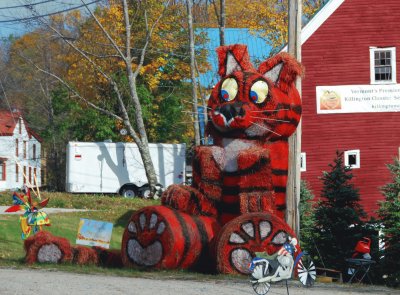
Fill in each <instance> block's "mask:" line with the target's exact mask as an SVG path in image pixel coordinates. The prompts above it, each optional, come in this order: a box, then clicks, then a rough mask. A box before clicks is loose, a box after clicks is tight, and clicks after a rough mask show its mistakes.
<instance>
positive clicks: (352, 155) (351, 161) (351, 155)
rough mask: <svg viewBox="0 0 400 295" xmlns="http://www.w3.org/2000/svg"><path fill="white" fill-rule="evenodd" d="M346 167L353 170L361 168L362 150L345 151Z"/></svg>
mask: <svg viewBox="0 0 400 295" xmlns="http://www.w3.org/2000/svg"><path fill="white" fill-rule="evenodd" d="M344 165H345V166H348V167H350V168H352V169H354V168H360V150H351V151H345V152H344Z"/></svg>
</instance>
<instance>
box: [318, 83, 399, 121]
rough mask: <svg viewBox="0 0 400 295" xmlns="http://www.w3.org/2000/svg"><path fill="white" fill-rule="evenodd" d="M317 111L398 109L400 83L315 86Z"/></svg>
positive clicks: (395, 110) (388, 110)
mask: <svg viewBox="0 0 400 295" xmlns="http://www.w3.org/2000/svg"><path fill="white" fill-rule="evenodd" d="M316 98H317V113H318V114H337V113H377V112H399V111H400V84H388V85H342V86H317V87H316Z"/></svg>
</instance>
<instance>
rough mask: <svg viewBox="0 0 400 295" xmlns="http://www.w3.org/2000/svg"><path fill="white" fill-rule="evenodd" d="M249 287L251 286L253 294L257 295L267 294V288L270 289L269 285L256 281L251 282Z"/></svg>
mask: <svg viewBox="0 0 400 295" xmlns="http://www.w3.org/2000/svg"><path fill="white" fill-rule="evenodd" d="M251 285H252V286H253V290H254V292H256V293H257V294H258V295H265V294H267V293H268V291H269V288H270V287H271V284H269V283H267V282H263V283H259V282H257V281H252V282H251Z"/></svg>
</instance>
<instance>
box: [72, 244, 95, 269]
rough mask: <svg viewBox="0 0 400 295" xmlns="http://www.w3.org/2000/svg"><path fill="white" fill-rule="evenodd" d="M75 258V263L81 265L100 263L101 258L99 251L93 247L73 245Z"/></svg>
mask: <svg viewBox="0 0 400 295" xmlns="http://www.w3.org/2000/svg"><path fill="white" fill-rule="evenodd" d="M73 253H74V258H73V260H72V262H73V263H76V264H79V265H88V264H95V265H97V264H98V263H99V258H98V255H97V251H96V250H95V249H92V248H88V247H84V246H75V247H73Z"/></svg>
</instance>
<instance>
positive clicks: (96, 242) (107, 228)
mask: <svg viewBox="0 0 400 295" xmlns="http://www.w3.org/2000/svg"><path fill="white" fill-rule="evenodd" d="M112 229H113V224H112V223H111V222H104V221H98V220H92V219H85V218H81V219H80V221H79V226H78V236H77V238H76V243H77V244H79V245H85V246H99V247H103V248H106V249H108V248H110V241H111V234H112Z"/></svg>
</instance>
